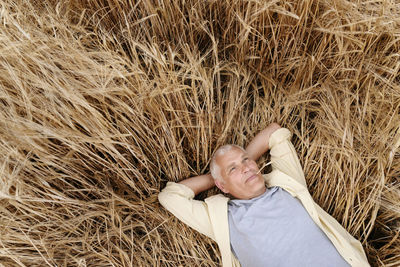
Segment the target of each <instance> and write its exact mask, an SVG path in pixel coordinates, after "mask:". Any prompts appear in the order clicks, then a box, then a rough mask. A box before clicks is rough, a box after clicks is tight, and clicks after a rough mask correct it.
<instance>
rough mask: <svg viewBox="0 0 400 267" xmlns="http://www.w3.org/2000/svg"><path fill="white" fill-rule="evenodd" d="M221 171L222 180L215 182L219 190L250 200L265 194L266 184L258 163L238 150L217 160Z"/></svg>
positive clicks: (231, 151)
mask: <svg viewBox="0 0 400 267" xmlns="http://www.w3.org/2000/svg"><path fill="white" fill-rule="evenodd" d="M216 163H217V164H218V166H219V167H220V169H221V175H222V180H221V179H218V180H216V181H215V183H216V185H217V187H218V188H220V189H221V190H222V191H223V192H224V193H229V194H231V195H232V196H234V197H236V198H238V199H250V198H254V197H257V196H260V195H261V194H263V193H264V192H265V190H266V187H265V182H264V179H263V177H262V175H261V174H260V173H258V166H257V163H256V162H255V161H254V160H252V159H250V158H249V157H248V155H247V154H246V153H245V152H244V151H242V150H240V149H238V148H235V147H234V148H232V149H231V150H229V151H228V152H226V153H225V154H223V155H221V156H218V157H217V158H216Z"/></svg>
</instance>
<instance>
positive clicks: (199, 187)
mask: <svg viewBox="0 0 400 267" xmlns="http://www.w3.org/2000/svg"><path fill="white" fill-rule="evenodd" d="M179 183H180V184H183V185H186V186H187V187H189V188H190V189H192V191H193V192H194V195H197V194H199V193H201V192H203V191H206V190H208V189H210V188H212V187H213V186H214V185H215V183H214V179H213V178H212V176H211V174H203V175H199V176H194V177H190V178H187V179H185V180H182V181H180V182H179Z"/></svg>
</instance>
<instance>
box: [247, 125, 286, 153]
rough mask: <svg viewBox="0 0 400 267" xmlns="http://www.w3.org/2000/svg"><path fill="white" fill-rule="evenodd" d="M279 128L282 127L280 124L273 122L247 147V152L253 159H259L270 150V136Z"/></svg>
mask: <svg viewBox="0 0 400 267" xmlns="http://www.w3.org/2000/svg"><path fill="white" fill-rule="evenodd" d="M279 128H281V126H279V124H277V123H275V122H274V123H271V124H270V125H268V126H267V127H266V128H265V129H264V130H262V131H261V132H259V133H258V134H257V135H256V136H255V137H254V138H253V140H251V142H250V144H249V145H248V146H247V147H246V152H247V154H248V155H249V157H250V158H251V159H253V160H257V159H258V158H259V157H261V155H262V154H264V153H265V152H267V151H268V149H269V138H270V136H271V135H272V134H273V133H274V132H275V131H276V130H278V129H279Z"/></svg>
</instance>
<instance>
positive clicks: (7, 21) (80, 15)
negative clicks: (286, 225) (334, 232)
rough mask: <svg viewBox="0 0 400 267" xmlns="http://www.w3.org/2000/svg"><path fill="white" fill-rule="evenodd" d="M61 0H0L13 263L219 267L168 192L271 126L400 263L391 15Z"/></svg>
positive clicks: (398, 23)
mask: <svg viewBox="0 0 400 267" xmlns="http://www.w3.org/2000/svg"><path fill="white" fill-rule="evenodd" d="M62 2H63V4H60V3H58V1H54V2H51V1H50V2H47V1H45V2H41V1H31V2H30V1H27V0H16V1H11V0H5V1H3V2H1V3H0V109H1V110H0V174H1V176H0V179H1V187H0V189H1V190H0V202H1V206H0V209H1V210H0V262H1V263H0V265H3V266H46V265H49V266H56V265H57V266H179V265H182V266H217V265H218V264H219V262H220V258H219V252H218V249H217V246H216V244H215V243H213V242H212V241H211V240H209V239H207V238H205V237H203V236H201V235H200V234H198V233H196V232H195V231H193V230H191V229H190V228H188V227H186V226H185V225H183V224H182V223H180V222H179V221H177V220H176V219H175V218H173V217H172V216H171V215H170V214H169V213H168V212H166V211H165V210H164V209H162V208H161V207H160V206H159V204H158V202H157V198H156V196H157V193H158V192H159V190H160V189H161V188H162V187H164V186H165V184H166V182H167V181H178V180H180V179H183V178H185V177H188V176H191V175H195V174H200V173H204V172H206V171H207V168H208V162H209V159H210V155H211V154H212V152H213V151H214V150H215V149H216V147H217V146H218V145H221V144H224V143H226V142H234V143H237V144H240V145H243V144H246V143H247V142H248V141H249V139H250V138H251V137H252V136H254V135H255V134H256V133H257V131H259V130H260V129H262V128H263V127H265V126H266V125H268V124H269V123H270V122H273V121H277V122H279V123H281V124H282V125H283V126H285V127H288V128H289V129H290V130H291V131H293V132H294V133H295V138H294V140H293V141H294V144H295V147H296V149H297V151H298V153H299V156H300V159H301V162H302V164H303V166H304V170H305V173H306V176H307V182H308V184H309V189H310V191H311V193H312V195H313V196H314V198H315V200H316V202H317V203H319V204H320V205H321V206H322V207H323V208H324V209H326V210H327V211H328V212H329V213H330V214H332V215H333V216H334V217H335V218H336V219H337V220H338V221H339V222H340V223H341V224H342V225H343V226H344V227H345V228H346V229H348V231H349V232H350V233H351V234H353V235H354V236H356V237H357V238H358V239H359V240H361V242H362V243H363V245H364V248H365V250H366V252H367V254H368V257H369V260H370V262H371V264H372V265H373V266H384V265H385V266H399V265H400V256H399V255H400V206H399V203H400V186H399V184H400V149H399V145H400V128H399V126H400V111H399V110H400V75H399V69H400V63H399V62H400V19H399V18H400V6H399V4H398V3H396V1H383V0H382V1H366V2H362V3H360V2H359V1H355V0H354V1H345V0H335V1H331V0H320V1H318V0H315V1H311V0H305V1H259V2H258V1H223V0H221V1H191V0H189V1H179V0H172V1H151V0H143V1H138V2H137V3H135V2H136V1H126V2H125V1H111V0H107V1H99V0H88V1H72V0H70V1H62ZM213 193H215V190H213V192H208V193H207V194H213ZM205 196H206V194H202V197H205Z"/></svg>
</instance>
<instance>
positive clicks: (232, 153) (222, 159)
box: [217, 147, 246, 165]
mask: <svg viewBox="0 0 400 267" xmlns="http://www.w3.org/2000/svg"><path fill="white" fill-rule="evenodd" d="M245 155H246V152H245V151H243V150H241V149H239V148H237V147H232V148H231V149H230V150H229V151H227V152H225V153H224V154H223V155H219V156H218V158H217V160H218V161H219V163H220V164H223V165H230V164H232V163H234V162H235V161H236V160H237V159H241V158H242V157H244V156H245Z"/></svg>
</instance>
